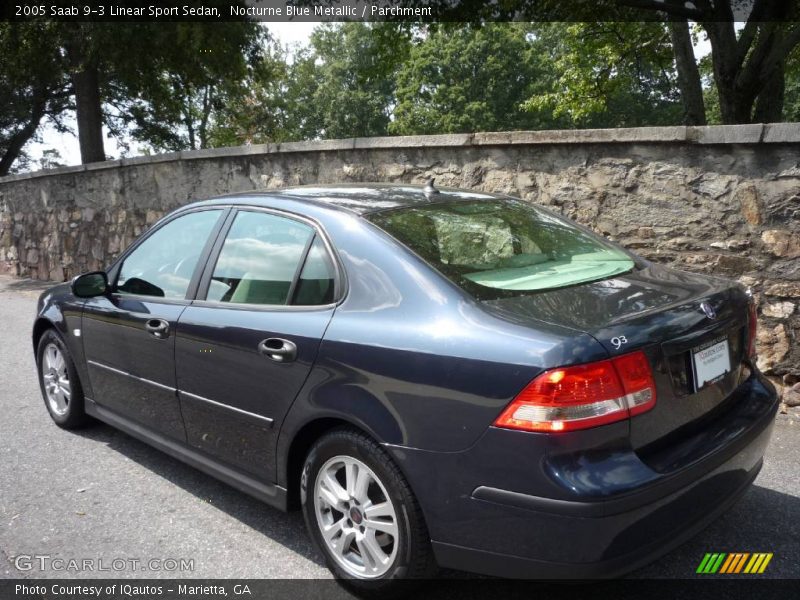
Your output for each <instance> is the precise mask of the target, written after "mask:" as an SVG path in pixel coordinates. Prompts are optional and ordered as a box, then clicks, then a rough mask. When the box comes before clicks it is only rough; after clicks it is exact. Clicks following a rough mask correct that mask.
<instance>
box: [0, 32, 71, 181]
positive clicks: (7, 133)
mask: <svg viewBox="0 0 800 600" xmlns="http://www.w3.org/2000/svg"><path fill="white" fill-rule="evenodd" d="M70 91H71V88H70V82H69V78H68V77H67V76H66V68H65V64H64V61H63V57H62V56H61V54H60V53H59V47H58V44H56V43H53V25H52V24H49V23H41V22H31V23H16V24H14V25H11V24H10V23H0V106H2V107H3V110H2V111H0V176H3V175H7V174H8V173H10V172H11V171H12V168H13V166H14V164H15V162H17V161H20V160H21V159H24V158H25V155H24V148H25V145H26V144H27V143H28V142H29V141H31V140H32V139H34V137H35V135H36V132H37V130H38V129H39V126H40V125H41V123H42V121H44V120H47V119H49V120H50V121H51V122H52V123H53V124H54V125H55V126H56V128H57V129H61V130H63V128H64V126H63V123H62V121H61V116H62V115H63V113H64V111H65V110H67V109H68V108H69V107H70V98H69V96H70Z"/></svg>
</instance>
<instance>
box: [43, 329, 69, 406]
mask: <svg viewBox="0 0 800 600" xmlns="http://www.w3.org/2000/svg"><path fill="white" fill-rule="evenodd" d="M42 380H43V381H44V391H45V394H46V395H47V403H48V404H49V405H50V410H52V411H53V413H54V414H56V415H58V416H63V415H65V414H66V413H67V410H68V409H69V401H70V399H71V397H72V387H71V386H70V382H69V372H68V371H67V361H66V359H65V358H64V353H63V352H62V351H61V349H60V348H59V347H58V346H56V345H55V344H47V346H45V349H44V354H43V355H42Z"/></svg>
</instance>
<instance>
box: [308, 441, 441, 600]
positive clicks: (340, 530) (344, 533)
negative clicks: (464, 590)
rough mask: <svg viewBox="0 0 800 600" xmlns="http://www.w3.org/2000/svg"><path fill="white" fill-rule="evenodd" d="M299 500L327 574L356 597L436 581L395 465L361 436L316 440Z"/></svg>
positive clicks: (424, 533) (415, 511)
mask: <svg viewBox="0 0 800 600" xmlns="http://www.w3.org/2000/svg"><path fill="white" fill-rule="evenodd" d="M300 498H301V501H302V505H303V516H304V518H305V521H306V527H307V528H308V532H309V534H310V536H311V538H312V540H313V541H314V543H315V544H316V546H317V547H318V548H319V549H320V551H321V552H322V553H323V555H324V556H325V562H326V564H327V566H328V568H329V569H330V570H331V572H332V573H333V574H334V576H335V577H336V578H337V579H340V580H341V581H342V583H343V584H345V585H346V586H347V587H349V588H351V589H352V590H353V591H354V592H357V593H359V594H361V595H365V594H366V595H378V594H380V595H381V596H382V597H385V596H386V594H389V595H393V594H394V593H397V592H399V591H400V590H401V589H402V591H408V590H409V586H408V584H403V582H402V581H401V580H407V579H416V580H420V579H425V578H430V577H433V576H434V575H435V573H436V570H437V567H436V563H435V561H434V558H433V552H432V550H431V544H430V536H429V534H428V528H427V526H426V525H425V520H424V518H423V515H422V511H421V509H420V507H419V504H418V503H417V501H416V498H415V497H414V494H413V493H412V491H411V488H410V486H409V485H408V482H407V481H406V480H405V478H404V477H403V474H402V473H401V472H400V469H398V468H397V465H395V463H394V462H393V461H392V459H391V458H390V457H389V455H388V454H387V453H386V451H385V450H384V449H383V448H381V447H380V445H378V444H377V443H375V442H374V441H373V440H372V439H371V438H369V437H368V436H367V435H365V434H363V433H360V432H358V431H355V430H352V429H337V430H334V431H331V432H330V433H328V434H326V435H324V436H323V437H322V438H320V439H319V440H318V441H317V442H316V443H315V444H314V446H313V447H312V448H311V450H310V451H309V453H308V457H307V458H306V462H305V464H304V466H303V472H302V475H301V478H300ZM323 531H324V532H325V534H323Z"/></svg>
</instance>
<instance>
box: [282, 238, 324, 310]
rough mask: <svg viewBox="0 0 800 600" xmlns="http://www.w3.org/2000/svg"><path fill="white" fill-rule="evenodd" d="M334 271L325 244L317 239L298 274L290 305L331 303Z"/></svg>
mask: <svg viewBox="0 0 800 600" xmlns="http://www.w3.org/2000/svg"><path fill="white" fill-rule="evenodd" d="M333 282H334V269H333V263H332V262H331V257H330V256H329V255H328V251H327V250H326V249H325V244H324V243H323V242H322V240H321V239H320V238H319V236H317V237H315V238H314V243H313V244H311V248H310V249H309V251H308V257H307V258H306V263H305V265H303V270H302V271H301V272H300V279H299V280H298V281H297V287H296V288H295V291H294V301H293V302H292V304H300V305H304V306H311V305H315V304H330V303H331V302H333V287H334V283H333Z"/></svg>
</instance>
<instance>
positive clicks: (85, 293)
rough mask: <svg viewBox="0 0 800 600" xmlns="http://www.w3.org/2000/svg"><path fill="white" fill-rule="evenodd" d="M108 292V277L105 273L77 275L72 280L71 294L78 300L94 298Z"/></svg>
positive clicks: (96, 272) (93, 272) (94, 272)
mask: <svg viewBox="0 0 800 600" xmlns="http://www.w3.org/2000/svg"><path fill="white" fill-rule="evenodd" d="M107 292H108V276H107V275H106V274H105V271H92V272H91V273H84V274H83V275H78V276H77V277H76V278H75V279H73V280H72V293H73V294H75V296H77V297H78V298H94V297H95V296H103V295H105V294H106V293H107Z"/></svg>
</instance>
